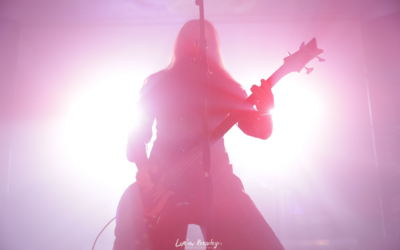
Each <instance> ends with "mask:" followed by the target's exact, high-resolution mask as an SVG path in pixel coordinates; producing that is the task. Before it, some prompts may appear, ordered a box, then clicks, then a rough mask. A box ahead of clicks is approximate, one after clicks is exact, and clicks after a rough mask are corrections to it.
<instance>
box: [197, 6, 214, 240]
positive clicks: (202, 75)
mask: <svg viewBox="0 0 400 250" xmlns="http://www.w3.org/2000/svg"><path fill="white" fill-rule="evenodd" d="M196 5H198V6H199V13H200V37H199V49H200V67H199V68H200V70H199V71H200V72H199V75H198V77H199V80H200V82H201V83H202V84H203V86H204V112H203V168H204V194H205V219H206V231H205V240H206V242H211V240H212V237H213V214H212V210H213V187H212V181H211V158H210V154H211V153H210V141H209V138H208V101H209V99H210V85H209V81H208V62H207V51H206V49H207V41H206V38H205V27H204V0H196Z"/></svg>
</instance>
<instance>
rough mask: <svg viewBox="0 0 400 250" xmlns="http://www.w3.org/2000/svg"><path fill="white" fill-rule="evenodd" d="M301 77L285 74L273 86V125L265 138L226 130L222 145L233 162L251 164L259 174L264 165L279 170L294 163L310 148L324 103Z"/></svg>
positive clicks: (314, 138) (313, 143) (265, 168)
mask: <svg viewBox="0 0 400 250" xmlns="http://www.w3.org/2000/svg"><path fill="white" fill-rule="evenodd" d="M304 79H305V80H304V82H302V77H299V75H298V74H294V75H293V76H292V75H288V76H286V77H285V78H283V79H282V80H281V81H280V82H279V83H278V85H276V86H275V87H274V88H273V93H274V96H275V109H274V110H272V118H273V123H274V129H273V133H272V136H271V137H270V138H269V139H268V140H267V141H263V140H257V139H254V138H250V137H246V136H244V135H243V134H242V133H241V132H239V131H238V130H236V131H231V132H229V133H228V134H227V136H226V146H227V148H228V152H229V153H230V156H231V159H233V164H234V165H235V164H236V165H244V166H251V168H254V169H257V170H256V171H257V172H258V173H259V174H260V173H261V172H260V171H263V170H265V171H269V170H268V169H270V170H271V169H275V170H277V171H280V170H283V169H284V168H285V167H287V166H290V165H293V164H297V165H298V163H299V161H301V160H302V159H304V157H305V156H306V155H307V152H309V150H312V149H313V145H315V141H316V139H317V138H316V136H315V135H316V132H317V130H319V129H320V121H321V118H322V116H323V109H324V108H323V104H324V103H323V101H322V100H321V99H320V98H319V95H318V93H316V92H315V90H314V89H313V87H312V85H311V84H309V83H307V82H305V81H306V80H307V78H306V77H305V78H304ZM243 145H246V146H245V147H243ZM236 156H237V158H236ZM238 171H241V170H240V168H238ZM244 171H248V169H247V170H243V172H244ZM243 174H245V173H243Z"/></svg>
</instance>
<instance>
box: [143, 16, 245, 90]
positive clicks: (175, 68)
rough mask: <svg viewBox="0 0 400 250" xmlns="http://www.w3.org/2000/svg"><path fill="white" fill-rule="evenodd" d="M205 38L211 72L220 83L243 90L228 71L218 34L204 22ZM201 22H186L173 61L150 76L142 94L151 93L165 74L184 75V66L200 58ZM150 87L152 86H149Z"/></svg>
mask: <svg viewBox="0 0 400 250" xmlns="http://www.w3.org/2000/svg"><path fill="white" fill-rule="evenodd" d="M204 27H205V37H206V41H207V61H208V66H209V67H208V68H209V71H210V72H212V73H213V74H214V75H215V76H217V77H218V79H219V80H220V81H219V83H221V84H222V83H230V84H234V85H237V86H238V88H240V89H241V86H240V84H238V83H237V82H235V81H234V80H233V78H232V77H231V75H230V74H229V73H228V72H227V71H226V69H225V67H224V63H223V60H222V56H221V50H220V46H219V38H218V33H217V31H216V29H215V28H214V26H213V25H212V24H211V22H209V21H207V20H204ZM199 35H200V21H199V20H190V21H188V22H186V23H185V24H184V25H183V26H182V28H181V29H180V31H179V33H178V36H177V38H176V40H175V46H174V50H173V54H172V57H171V61H170V63H169V65H168V67H166V68H165V69H163V70H161V71H159V72H157V73H154V74H152V75H150V76H149V77H148V78H147V79H146V81H145V84H144V86H143V88H142V90H141V94H144V92H146V91H149V89H151V88H152V86H153V85H154V84H155V83H157V82H162V78H163V76H164V75H165V74H164V73H171V74H167V75H175V76H176V75H182V73H183V72H182V70H184V67H181V66H182V65H188V64H190V63H189V62H190V59H191V58H193V57H197V58H198V56H199V54H198V53H199V47H198V46H197V45H196V39H197V40H199ZM146 85H147V86H146ZM149 85H150V86H149Z"/></svg>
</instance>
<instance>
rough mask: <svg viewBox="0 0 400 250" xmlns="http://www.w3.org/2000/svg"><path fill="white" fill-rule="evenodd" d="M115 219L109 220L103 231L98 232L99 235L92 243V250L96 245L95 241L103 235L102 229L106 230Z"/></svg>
mask: <svg viewBox="0 0 400 250" xmlns="http://www.w3.org/2000/svg"><path fill="white" fill-rule="evenodd" d="M116 218H117V217H114V218H112V220H110V221H109V222H108V223H107V225H105V227H103V229H102V230H101V231H100V233H99V235H97V237H96V240H95V241H94V243H93V247H92V250H94V246H95V245H96V242H97V240H98V239H99V237H100V235H101V234H102V233H103V231H104V229H106V228H107V226H108V225H110V223H111V222H113V220H115V219H116Z"/></svg>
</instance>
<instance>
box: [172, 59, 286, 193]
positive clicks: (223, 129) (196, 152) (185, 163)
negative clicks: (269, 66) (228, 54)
mask: <svg viewBox="0 0 400 250" xmlns="http://www.w3.org/2000/svg"><path fill="white" fill-rule="evenodd" d="M287 73H288V72H286V71H285V70H284V68H283V66H281V67H280V68H279V69H278V70H277V71H275V73H274V74H272V75H271V76H270V77H269V78H268V79H267V80H266V81H265V82H264V83H263V84H261V88H263V86H264V87H266V83H268V82H270V84H271V86H274V85H275V84H276V83H277V82H278V81H279V80H280V79H281V78H282V77H283V76H285V75H286V74H287ZM255 101H256V97H255V96H254V95H253V94H252V95H250V96H249V97H248V98H247V99H246V100H245V101H244V102H243V103H242V104H241V106H240V107H239V109H237V110H235V111H233V112H231V113H230V114H229V116H228V117H227V118H225V120H224V121H223V122H222V123H221V124H219V125H218V126H217V128H215V129H214V130H213V131H212V132H211V133H210V134H209V141H210V145H211V146H212V145H213V144H215V143H216V142H217V141H218V140H219V139H221V138H222V137H223V136H224V135H225V134H226V133H227V132H228V131H229V130H230V129H231V128H232V127H233V126H234V125H235V124H236V123H238V122H239V120H240V119H241V118H243V116H244V115H245V114H246V113H247V112H248V107H249V105H254V104H255ZM202 145H203V143H202V142H200V143H198V144H197V145H196V146H195V147H194V148H193V149H192V150H191V151H190V152H189V153H188V154H187V155H186V156H185V157H183V159H181V161H179V163H178V164H177V165H176V166H175V167H174V168H173V169H172V171H171V172H169V173H168V174H167V175H166V176H165V180H164V183H165V184H167V185H168V183H173V182H174V181H175V180H177V179H178V178H179V176H180V174H181V173H183V172H184V171H185V170H186V169H187V168H189V167H190V165H191V164H193V163H194V162H195V161H198V160H199V157H200V156H201V154H202V151H203V146H202Z"/></svg>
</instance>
